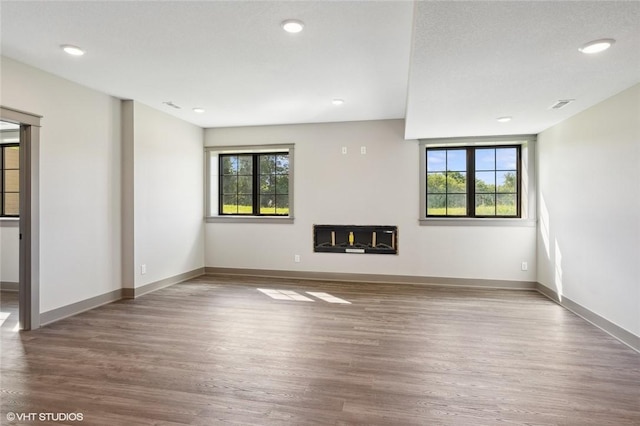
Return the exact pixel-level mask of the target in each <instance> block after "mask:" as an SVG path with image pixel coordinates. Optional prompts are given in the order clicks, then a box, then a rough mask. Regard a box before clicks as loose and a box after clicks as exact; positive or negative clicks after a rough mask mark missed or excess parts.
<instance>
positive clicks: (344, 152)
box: [342, 146, 347, 154]
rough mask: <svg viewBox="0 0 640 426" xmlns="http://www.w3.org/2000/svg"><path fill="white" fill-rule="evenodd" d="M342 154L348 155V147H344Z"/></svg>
mask: <svg viewBox="0 0 640 426" xmlns="http://www.w3.org/2000/svg"><path fill="white" fill-rule="evenodd" d="M342 153H343V154H346V153H347V147H346V146H343V147H342Z"/></svg>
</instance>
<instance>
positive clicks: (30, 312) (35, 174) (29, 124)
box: [0, 106, 42, 330]
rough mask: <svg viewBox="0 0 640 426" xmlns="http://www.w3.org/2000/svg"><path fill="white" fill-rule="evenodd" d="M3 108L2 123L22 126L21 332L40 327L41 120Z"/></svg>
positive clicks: (19, 286) (19, 287)
mask: <svg viewBox="0 0 640 426" xmlns="http://www.w3.org/2000/svg"><path fill="white" fill-rule="evenodd" d="M41 118H42V116H39V115H35V114H31V113H28V112H25V111H20V110H16V109H13V108H8V107H4V106H0V120H2V121H7V122H11V123H15V124H19V125H20V220H19V222H20V256H19V257H20V260H19V263H20V266H19V270H20V274H19V276H20V278H19V284H18V292H19V293H18V294H19V296H18V300H19V309H18V316H19V321H20V329H22V330H33V329H36V328H39V327H40V204H39V199H40V119H41Z"/></svg>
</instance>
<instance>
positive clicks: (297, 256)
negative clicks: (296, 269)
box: [293, 254, 300, 263]
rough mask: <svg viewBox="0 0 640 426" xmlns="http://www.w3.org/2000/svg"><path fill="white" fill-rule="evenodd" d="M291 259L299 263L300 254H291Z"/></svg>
mask: <svg viewBox="0 0 640 426" xmlns="http://www.w3.org/2000/svg"><path fill="white" fill-rule="evenodd" d="M293 261H294V262H296V263H300V255H299V254H296V255H295V256H293Z"/></svg>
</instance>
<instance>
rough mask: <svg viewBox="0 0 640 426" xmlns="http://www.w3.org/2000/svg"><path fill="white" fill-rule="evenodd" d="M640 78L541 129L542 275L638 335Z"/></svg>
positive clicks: (575, 299)
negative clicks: (602, 99) (544, 129)
mask: <svg viewBox="0 0 640 426" xmlns="http://www.w3.org/2000/svg"><path fill="white" fill-rule="evenodd" d="M639 117H640V85H636V86H634V87H632V88H630V89H628V90H626V91H624V92H622V93H620V94H618V95H616V96H614V97H612V98H610V99H608V100H606V101H604V102H602V103H600V104H598V105H596V106H594V107H592V108H590V109H588V110H586V111H583V112H581V113H580V114H578V115H575V116H574V117H572V118H570V119H569V120H566V121H564V122H562V123H560V124H558V125H556V126H554V127H552V128H550V129H548V130H546V131H544V132H542V133H541V134H540V135H539V139H538V166H539V173H538V177H539V184H538V191H539V194H538V197H539V198H538V206H539V217H540V223H539V243H538V281H539V282H540V283H541V284H543V285H545V286H547V287H549V288H551V289H553V290H555V291H557V292H558V293H559V294H560V295H562V296H563V297H566V298H568V299H570V300H572V301H573V302H576V303H578V304H580V305H582V306H583V307H586V308H587V309H589V310H591V311H592V312H595V313H597V314H599V315H600V316H602V317H604V318H606V319H608V320H609V321H611V322H613V323H615V324H617V325H618V326H620V327H622V328H624V329H626V330H627V331H630V332H631V333H634V334H636V335H640V213H639V212H640V118H639Z"/></svg>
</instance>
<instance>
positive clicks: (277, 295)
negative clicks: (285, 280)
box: [258, 288, 313, 302]
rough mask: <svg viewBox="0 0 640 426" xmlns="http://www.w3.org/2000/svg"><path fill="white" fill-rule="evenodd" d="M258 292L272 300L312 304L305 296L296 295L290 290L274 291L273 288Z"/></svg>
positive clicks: (262, 289) (311, 300)
mask: <svg viewBox="0 0 640 426" xmlns="http://www.w3.org/2000/svg"><path fill="white" fill-rule="evenodd" d="M258 291H260V292H262V293H264V294H266V295H267V296H269V297H270V298H272V299H276V300H296V301H300V302H313V299H309V298H308V297H306V296H303V295H301V294H298V293H296V292H295V291H291V290H276V289H273V288H259V289H258Z"/></svg>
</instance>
